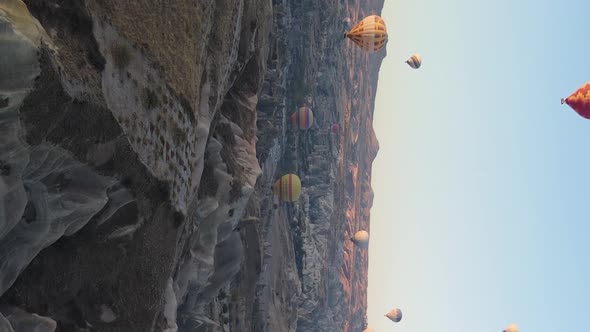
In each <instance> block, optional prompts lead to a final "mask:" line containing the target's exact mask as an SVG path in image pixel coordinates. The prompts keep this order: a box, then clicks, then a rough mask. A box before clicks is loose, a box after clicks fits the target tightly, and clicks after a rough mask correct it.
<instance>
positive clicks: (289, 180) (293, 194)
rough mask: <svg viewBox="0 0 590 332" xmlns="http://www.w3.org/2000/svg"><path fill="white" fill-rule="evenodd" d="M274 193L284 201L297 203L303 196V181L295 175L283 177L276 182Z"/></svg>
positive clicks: (273, 188)
mask: <svg viewBox="0 0 590 332" xmlns="http://www.w3.org/2000/svg"><path fill="white" fill-rule="evenodd" d="M272 191H273V192H274V193H275V195H277V196H279V199H280V200H282V201H286V202H295V201H296V200H298V199H299V195H300V194H301V179H299V177H298V176H297V175H295V174H286V175H283V176H282V177H281V178H280V179H278V180H277V181H276V182H275V184H274V185H273V187H272Z"/></svg>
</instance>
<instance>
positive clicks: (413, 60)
mask: <svg viewBox="0 0 590 332" xmlns="http://www.w3.org/2000/svg"><path fill="white" fill-rule="evenodd" d="M406 63H407V64H408V65H409V66H410V67H412V68H414V69H418V68H420V66H421V65H422V57H421V56H420V54H412V56H411V57H410V58H409V59H408V60H406Z"/></svg>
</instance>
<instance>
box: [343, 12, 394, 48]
mask: <svg viewBox="0 0 590 332" xmlns="http://www.w3.org/2000/svg"><path fill="white" fill-rule="evenodd" d="M345 36H346V38H348V39H350V40H352V41H353V42H354V43H355V44H357V45H358V46H359V47H361V48H362V49H363V50H365V51H367V52H370V53H372V52H377V51H379V50H380V49H382V48H383V46H385V44H386V43H387V27H386V26H385V21H384V20H383V19H382V18H381V17H379V16H377V15H371V16H367V17H365V18H364V19H363V20H362V21H360V22H359V23H358V24H357V25H355V26H354V27H353V28H352V29H350V31H348V32H347V33H346V35H345Z"/></svg>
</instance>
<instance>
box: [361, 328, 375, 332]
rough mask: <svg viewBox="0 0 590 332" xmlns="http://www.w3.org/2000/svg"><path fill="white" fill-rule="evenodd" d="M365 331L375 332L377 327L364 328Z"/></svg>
mask: <svg viewBox="0 0 590 332" xmlns="http://www.w3.org/2000/svg"><path fill="white" fill-rule="evenodd" d="M363 332H375V329H374V328H371V327H367V328H366V329H364V330H363Z"/></svg>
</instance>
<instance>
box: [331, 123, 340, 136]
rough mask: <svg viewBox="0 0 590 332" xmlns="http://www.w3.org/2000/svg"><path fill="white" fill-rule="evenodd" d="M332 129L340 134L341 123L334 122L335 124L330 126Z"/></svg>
mask: <svg viewBox="0 0 590 332" xmlns="http://www.w3.org/2000/svg"><path fill="white" fill-rule="evenodd" d="M330 131H331V132H332V133H333V134H338V133H340V125H339V124H337V123H334V124H333V125H332V126H331V127H330Z"/></svg>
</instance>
